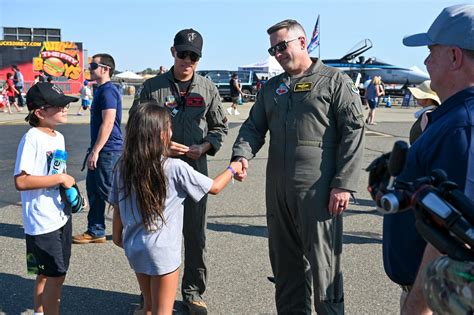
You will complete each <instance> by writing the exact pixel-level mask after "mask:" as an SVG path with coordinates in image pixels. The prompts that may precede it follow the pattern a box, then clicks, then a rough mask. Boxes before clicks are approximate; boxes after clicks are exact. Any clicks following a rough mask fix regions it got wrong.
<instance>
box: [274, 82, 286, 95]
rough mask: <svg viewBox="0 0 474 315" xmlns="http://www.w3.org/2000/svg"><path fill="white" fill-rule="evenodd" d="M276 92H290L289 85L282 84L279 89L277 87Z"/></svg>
mask: <svg viewBox="0 0 474 315" xmlns="http://www.w3.org/2000/svg"><path fill="white" fill-rule="evenodd" d="M275 92H276V94H278V95H283V94H285V93H288V87H287V86H286V85H285V83H282V84H280V86H279V87H278V89H276V91H275Z"/></svg>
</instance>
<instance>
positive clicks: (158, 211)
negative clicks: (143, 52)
mask: <svg viewBox="0 0 474 315" xmlns="http://www.w3.org/2000/svg"><path fill="white" fill-rule="evenodd" d="M170 128H171V118H170V115H169V112H168V110H167V109H166V108H164V107H162V106H159V105H158V103H156V102H155V101H146V102H142V103H140V104H139V105H136V106H134V107H132V109H131V110H130V115H129V118H128V122H127V127H126V128H125V130H126V137H125V148H124V151H123V154H122V157H121V161H120V163H119V166H118V167H119V168H120V173H121V176H122V179H123V189H124V192H125V198H127V197H129V196H131V192H132V191H133V192H134V193H135V195H136V199H137V207H138V209H139V211H140V214H141V216H142V222H143V225H144V227H145V230H146V231H148V232H152V231H154V230H156V229H157V228H160V227H161V226H162V224H166V222H165V217H164V214H163V211H164V206H165V200H166V187H167V184H168V183H167V179H166V175H165V172H164V169H163V164H164V163H165V161H166V156H167V155H168V149H169V142H170V138H171V135H170ZM158 219H160V220H161V224H160V225H159V226H157V221H158Z"/></svg>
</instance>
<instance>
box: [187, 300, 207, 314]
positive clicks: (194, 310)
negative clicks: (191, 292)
mask: <svg viewBox="0 0 474 315" xmlns="http://www.w3.org/2000/svg"><path fill="white" fill-rule="evenodd" d="M185 304H186V306H187V307H188V309H189V314H191V315H207V305H206V303H204V301H190V302H185Z"/></svg>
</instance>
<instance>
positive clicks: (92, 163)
mask: <svg viewBox="0 0 474 315" xmlns="http://www.w3.org/2000/svg"><path fill="white" fill-rule="evenodd" d="M98 159H99V153H98V152H95V151H94V150H92V151H90V152H89V155H88V156H87V168H88V169H90V170H91V171H93V170H95V169H96V168H97V160H98Z"/></svg>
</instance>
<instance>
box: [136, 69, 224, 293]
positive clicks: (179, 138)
mask: <svg viewBox="0 0 474 315" xmlns="http://www.w3.org/2000/svg"><path fill="white" fill-rule="evenodd" d="M151 99H153V100H155V101H157V102H158V104H160V105H162V106H165V107H168V108H169V109H170V113H172V116H173V115H174V116H173V117H172V130H173V136H172V140H173V141H176V142H179V143H181V144H184V145H187V146H191V145H193V144H201V143H203V142H208V143H209V144H211V146H212V148H211V149H210V150H209V151H208V152H207V154H209V155H211V156H213V155H215V154H216V152H217V151H218V150H219V149H220V147H221V145H222V142H223V140H224V137H225V136H226V135H227V132H228V124H227V118H226V116H225V114H224V111H223V109H222V104H221V100H220V96H219V91H218V90H217V88H216V86H215V85H214V84H213V83H212V82H211V81H209V80H208V79H205V78H204V77H202V76H200V75H197V74H194V76H193V79H192V82H191V85H190V87H189V89H188V93H187V96H185V97H184V98H181V96H180V94H179V88H178V85H177V84H176V83H175V81H174V76H173V68H171V69H170V70H169V71H168V72H166V73H164V74H162V75H158V76H156V77H154V78H151V79H149V80H147V81H145V83H144V86H143V90H142V92H141V94H140V100H136V101H135V102H134V106H135V105H136V104H139V101H141V100H151ZM157 136H158V135H157ZM182 160H184V161H186V162H187V163H188V164H189V165H191V166H192V167H193V168H194V169H195V170H197V171H198V172H200V173H202V174H204V175H208V171H207V158H206V154H204V155H202V156H201V158H200V159H198V160H192V159H189V158H187V157H183V158H182ZM206 205H207V195H206V196H204V198H202V199H201V201H199V202H197V203H196V202H194V201H193V200H192V199H191V198H186V200H185V202H184V225H183V235H184V253H185V254H184V272H183V281H182V285H181V292H182V295H183V299H184V300H185V301H195V300H196V301H199V300H202V294H203V293H204V291H205V290H206V282H207V267H206V234H205V231H206Z"/></svg>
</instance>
